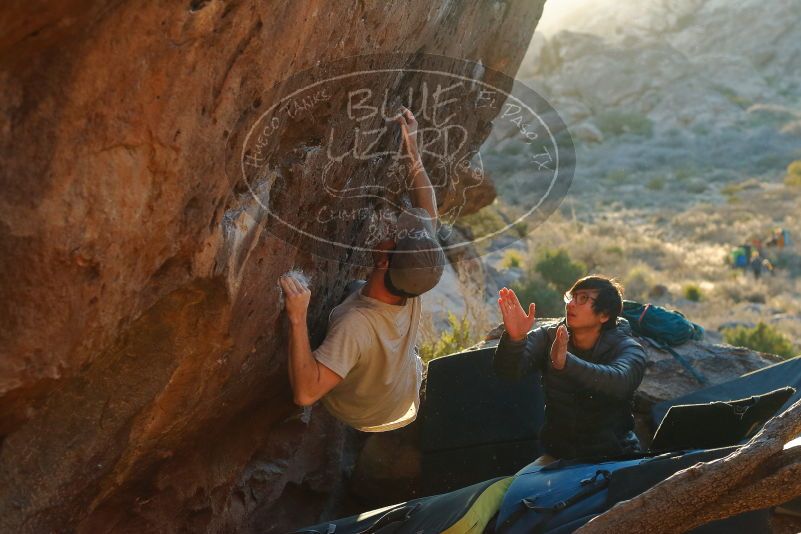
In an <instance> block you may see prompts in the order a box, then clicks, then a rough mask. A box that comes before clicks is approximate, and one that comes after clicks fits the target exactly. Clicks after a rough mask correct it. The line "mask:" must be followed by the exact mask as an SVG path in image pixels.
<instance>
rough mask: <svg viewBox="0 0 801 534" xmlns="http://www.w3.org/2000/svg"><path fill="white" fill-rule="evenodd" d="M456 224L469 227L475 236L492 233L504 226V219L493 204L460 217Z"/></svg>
mask: <svg viewBox="0 0 801 534" xmlns="http://www.w3.org/2000/svg"><path fill="white" fill-rule="evenodd" d="M458 224H459V225H460V226H466V227H468V228H470V231H471V232H473V235H474V236H475V237H477V238H478V237H483V236H486V235H490V234H494V233H495V232H499V231H501V230H503V229H504V228H506V226H507V224H506V221H504V220H503V217H502V216H501V214H500V213H499V211H498V209H497V208H496V207H495V206H492V205H490V206H485V207H483V208H481V209H480V210H478V211H477V212H475V213H471V214H470V215H467V216H465V217H460V218H459V221H458Z"/></svg>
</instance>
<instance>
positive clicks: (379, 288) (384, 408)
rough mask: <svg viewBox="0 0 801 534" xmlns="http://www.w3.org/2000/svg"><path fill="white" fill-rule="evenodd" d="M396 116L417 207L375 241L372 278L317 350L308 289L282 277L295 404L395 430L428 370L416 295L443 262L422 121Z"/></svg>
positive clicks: (335, 314)
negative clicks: (419, 340)
mask: <svg viewBox="0 0 801 534" xmlns="http://www.w3.org/2000/svg"><path fill="white" fill-rule="evenodd" d="M398 122H399V123H400V126H401V132H402V137H403V142H404V144H405V145H406V155H407V156H408V157H409V158H410V159H411V163H412V171H411V172H412V176H411V183H410V185H411V187H410V188H409V193H410V196H411V200H412V204H413V206H414V208H412V209H411V210H407V211H406V212H404V213H403V214H401V215H400V216H399V217H398V220H397V225H396V227H395V230H396V232H395V235H394V238H393V239H386V240H383V241H381V242H380V243H379V244H378V246H377V247H376V249H375V251H374V252H373V268H372V271H371V272H370V274H369V276H368V278H367V281H366V282H365V283H363V284H361V285H359V288H358V289H357V290H355V291H353V292H352V293H351V294H350V295H348V296H347V297H346V298H345V300H344V301H343V302H342V303H341V304H340V305H339V306H337V307H335V308H334V309H333V310H332V311H331V315H330V319H329V325H328V332H327V334H326V337H325V340H324V341H323V343H322V344H321V345H320V346H319V347H318V348H317V349H316V350H314V351H313V352H312V350H311V347H310V344H309V337H308V332H307V326H306V311H307V308H308V305H309V299H310V297H311V292H310V291H309V289H308V288H307V287H306V286H305V285H304V284H303V283H302V282H301V281H300V280H298V279H297V278H295V277H292V276H285V277H282V278H281V280H280V284H281V287H282V288H283V290H284V294H285V298H286V312H287V316H288V317H289V322H290V347H289V381H290V383H291V385H292V391H293V395H294V400H295V402H296V403H297V404H299V405H303V406H307V405H311V404H313V403H315V402H316V401H318V400H322V403H323V405H324V406H325V407H326V409H327V410H328V411H329V412H330V413H331V414H332V415H334V416H335V417H337V418H338V419H340V420H341V421H343V422H345V423H346V424H348V425H350V426H352V427H354V428H356V429H358V430H361V431H364V432H380V431H386V430H392V429H395V428H399V427H401V426H404V425H407V424H408V423H410V422H412V421H413V420H414V419H415V418H416V417H417V411H418V409H419V406H420V384H421V381H422V370H423V365H422V362H421V361H420V358H419V356H418V354H417V350H416V348H415V341H416V337H417V330H418V326H419V323H420V312H421V307H420V298H419V296H420V295H421V294H423V293H425V292H426V291H428V290H430V289H432V288H433V287H434V286H435V285H436V284H437V282H438V281H439V279H440V277H441V275H442V271H443V269H444V264H445V255H444V253H443V252H442V249H441V248H440V247H439V244H438V242H437V238H436V233H435V230H436V225H437V205H436V197H435V195H434V189H433V187H432V186H431V181H430V179H429V177H428V175H427V173H426V171H425V169H424V168H423V164H422V159H421V157H420V153H419V149H418V145H417V121H416V120H415V118H414V115H413V114H412V112H411V111H409V110H408V109H405V108H403V109H402V113H401V115H400V116H399V118H398Z"/></svg>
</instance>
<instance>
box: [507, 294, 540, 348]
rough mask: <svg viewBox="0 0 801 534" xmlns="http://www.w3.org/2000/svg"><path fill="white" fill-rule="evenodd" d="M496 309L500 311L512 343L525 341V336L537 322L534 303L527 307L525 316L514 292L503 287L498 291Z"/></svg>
mask: <svg viewBox="0 0 801 534" xmlns="http://www.w3.org/2000/svg"><path fill="white" fill-rule="evenodd" d="M498 307H499V308H500V309H501V315H502V316H503V326H504V328H505V329H506V333H507V335H508V336H509V337H510V338H511V339H512V340H514V341H523V340H524V339H526V334H528V332H529V330H531V329H532V328H533V327H534V322H535V321H536V320H537V318H536V317H535V315H534V311H535V310H536V306H535V305H534V303H533V302H532V303H531V304H529V305H528V314H526V312H525V310H523V307H522V306H521V305H520V301H519V300H517V295H515V292H514V291H512V290H511V289H507V288H505V287H504V288H503V289H501V290H500V291H498Z"/></svg>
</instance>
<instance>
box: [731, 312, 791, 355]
mask: <svg viewBox="0 0 801 534" xmlns="http://www.w3.org/2000/svg"><path fill="white" fill-rule="evenodd" d="M723 339H724V340H725V341H726V343H728V344H729V345H734V346H735V347H748V348H749V349H753V350H757V351H759V352H767V353H769V354H776V355H777V356H783V357H785V358H787V357H790V356H793V355H794V354H795V353H796V351H797V349H796V348H795V347H794V346H793V344H792V342H791V341H790V340H789V339H788V338H787V336H785V335H784V334H782V333H781V332H779V331H778V330H776V328H774V327H772V326H770V325H768V324H765V323H763V322H762V321H760V322H759V324H757V325H756V326H755V327H753V328H746V327H744V326H739V327H737V328H729V329H726V330H724V331H723Z"/></svg>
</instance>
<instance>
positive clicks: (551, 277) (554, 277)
mask: <svg viewBox="0 0 801 534" xmlns="http://www.w3.org/2000/svg"><path fill="white" fill-rule="evenodd" d="M534 270H535V271H536V272H538V273H539V274H540V276H542V278H543V279H544V280H545V281H546V282H548V283H550V284H552V285H553V286H554V288H556V289H557V290H560V291H566V290H567V289H569V288H570V286H572V285H573V282H575V281H576V280H578V279H579V278H581V277H582V276H584V275H586V274H587V266H586V265H585V264H584V263H582V262H580V261H573V260H571V259H570V256H569V255H568V254H567V251H566V250H564V249H545V250H543V251H542V252H541V253H540V254H539V256H538V258H537V262H536V263H535V264H534Z"/></svg>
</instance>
